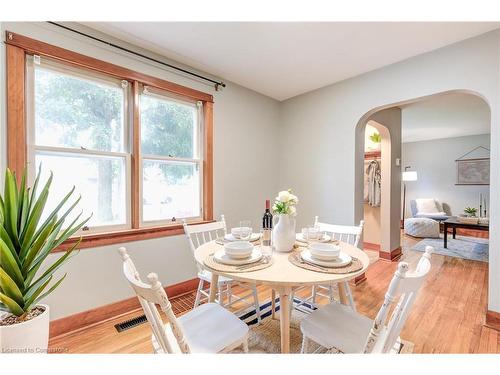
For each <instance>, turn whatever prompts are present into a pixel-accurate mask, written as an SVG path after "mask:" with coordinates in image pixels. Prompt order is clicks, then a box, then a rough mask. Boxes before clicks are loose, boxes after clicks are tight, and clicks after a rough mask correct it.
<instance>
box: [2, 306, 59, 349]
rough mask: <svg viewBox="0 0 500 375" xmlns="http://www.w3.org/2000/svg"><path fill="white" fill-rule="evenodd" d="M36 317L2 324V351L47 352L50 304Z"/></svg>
mask: <svg viewBox="0 0 500 375" xmlns="http://www.w3.org/2000/svg"><path fill="white" fill-rule="evenodd" d="M38 306H41V307H44V308H45V311H44V312H43V313H42V314H40V315H38V316H37V317H36V318H34V319H31V320H28V321H26V322H23V323H18V324H14V325H11V326H0V353H46V352H47V348H48V346H49V322H50V320H49V306H47V305H38Z"/></svg>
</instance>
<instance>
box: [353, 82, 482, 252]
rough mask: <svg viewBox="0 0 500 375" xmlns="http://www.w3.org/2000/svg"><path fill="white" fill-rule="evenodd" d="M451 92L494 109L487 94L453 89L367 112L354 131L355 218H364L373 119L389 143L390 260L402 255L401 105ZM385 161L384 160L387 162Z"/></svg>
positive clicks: (384, 226) (384, 203)
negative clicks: (366, 145) (367, 136)
mask: <svg viewBox="0 0 500 375" xmlns="http://www.w3.org/2000/svg"><path fill="white" fill-rule="evenodd" d="M452 93H461V94H468V95H474V96H476V97H479V98H481V100H482V101H484V103H485V104H486V105H487V106H488V109H489V111H490V123H491V109H490V106H489V103H487V101H486V100H485V99H484V97H483V96H482V95H480V94H478V93H476V92H473V91H469V90H452V91H446V92H441V93H436V94H433V95H429V96H425V97H420V98H415V99H411V100H406V101H403V102H399V103H392V104H388V105H384V106H381V107H378V108H374V109H372V110H371V111H369V112H367V113H366V114H365V115H364V116H362V117H361V119H360V120H359V121H358V124H357V125H356V132H355V137H356V139H355V145H356V146H355V147H356V149H355V169H356V174H355V212H354V217H355V220H356V221H359V220H361V219H363V218H364V204H365V202H364V194H363V191H364V172H365V171H364V169H365V168H364V167H365V162H364V161H365V158H364V156H365V149H364V140H365V128H366V125H367V124H368V123H369V122H370V123H371V124H373V123H374V122H375V123H378V124H379V125H380V126H381V127H380V129H381V131H382V132H385V137H384V136H382V142H384V138H385V142H386V143H388V144H387V145H386V152H382V159H381V161H382V164H383V165H385V168H384V167H382V169H383V170H385V178H382V187H381V190H382V191H385V192H386V195H385V199H383V198H382V200H381V205H380V215H381V217H380V256H381V257H382V258H385V259H388V260H393V261H394V260H397V259H399V257H400V256H401V248H400V241H401V239H400V234H401V230H400V219H401V208H402V207H401V172H402V165H401V143H402V138H401V107H403V106H407V105H409V104H411V103H417V102H420V101H425V100H430V99H433V98H436V97H439V96H445V95H448V94H452ZM384 162H385V163H384Z"/></svg>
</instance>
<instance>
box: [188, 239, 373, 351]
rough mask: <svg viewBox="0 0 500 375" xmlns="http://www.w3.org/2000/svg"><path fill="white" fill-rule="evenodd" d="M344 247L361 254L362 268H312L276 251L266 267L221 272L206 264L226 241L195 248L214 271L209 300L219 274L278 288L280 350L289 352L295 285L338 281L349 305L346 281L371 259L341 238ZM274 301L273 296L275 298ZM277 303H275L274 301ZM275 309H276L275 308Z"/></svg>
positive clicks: (200, 259) (213, 295)
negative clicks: (342, 271) (334, 270)
mask: <svg viewBox="0 0 500 375" xmlns="http://www.w3.org/2000/svg"><path fill="white" fill-rule="evenodd" d="M339 246H340V247H341V250H342V251H343V252H345V253H347V254H349V255H351V256H353V257H356V258H358V259H359V260H360V261H361V262H362V264H363V268H362V269H360V270H358V271H356V272H351V273H345V274H334V273H324V272H318V271H312V270H308V269H304V268H301V267H298V266H296V265H294V264H292V263H291V262H290V261H289V259H288V257H289V255H290V253H280V252H277V251H274V252H273V255H272V259H273V261H272V264H271V265H270V266H269V267H267V268H264V269H260V270H256V271H250V272H221V271H218V270H215V269H212V268H209V267H207V266H206V265H205V264H204V261H205V259H206V258H207V257H208V256H210V255H212V254H213V253H214V252H216V251H217V250H220V249H221V248H222V247H223V245H221V244H220V243H217V242H216V241H210V242H207V243H205V244H203V245H201V246H200V247H198V248H197V249H196V251H195V258H196V261H197V262H198V263H199V264H200V265H201V266H202V267H203V268H205V269H207V270H209V271H210V272H211V273H212V280H211V284H210V298H209V301H210V302H214V301H215V300H216V297H217V285H218V279H219V276H225V277H228V278H230V279H233V280H237V281H241V282H246V283H252V284H257V285H267V286H269V287H270V288H271V289H272V290H273V294H274V291H276V292H278V294H279V300H280V335H281V352H282V353H289V352H290V315H291V309H290V295H291V293H292V291H293V290H294V289H295V288H298V287H302V286H306V285H311V286H312V285H331V284H335V283H338V286H339V296H340V302H341V303H343V304H345V305H347V304H348V298H347V295H346V289H345V286H344V284H343V283H344V282H345V281H349V280H352V279H354V278H355V277H356V276H359V275H361V274H363V273H364V272H365V271H366V269H367V268H368V266H369V264H370V261H369V259H368V255H366V253H365V252H363V251H362V250H361V249H358V248H357V247H355V246H352V245H350V244H348V243H345V242H340V243H339ZM303 249H304V248H303V247H298V248H297V249H295V250H294V251H300V250H303ZM273 302H274V298H273ZM273 307H274V303H273ZM273 313H274V309H273Z"/></svg>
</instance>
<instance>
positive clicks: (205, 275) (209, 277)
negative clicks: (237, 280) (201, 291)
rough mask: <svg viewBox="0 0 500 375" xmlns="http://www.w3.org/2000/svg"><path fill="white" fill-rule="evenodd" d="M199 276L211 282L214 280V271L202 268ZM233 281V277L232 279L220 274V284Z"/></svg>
mask: <svg viewBox="0 0 500 375" xmlns="http://www.w3.org/2000/svg"><path fill="white" fill-rule="evenodd" d="M198 278H199V279H202V280H203V281H207V282H209V283H210V282H212V272H210V271H207V270H201V271H200V272H198ZM232 281H233V279H230V278H228V277H225V276H219V284H227V283H230V282H232Z"/></svg>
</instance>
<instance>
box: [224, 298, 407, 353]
mask: <svg viewBox="0 0 500 375" xmlns="http://www.w3.org/2000/svg"><path fill="white" fill-rule="evenodd" d="M307 307H310V306H306V308H307ZM260 310H261V323H260V324H257V318H256V315H255V309H254V310H250V311H248V312H246V313H244V314H243V315H240V319H242V320H243V321H245V322H246V323H247V324H248V326H249V327H250V334H249V337H248V348H249V352H250V353H260V354H279V353H280V352H281V339H280V321H279V299H276V314H275V319H273V318H272V317H271V315H272V311H271V310H272V309H271V301H267V302H265V303H263V304H262V305H261V306H260ZM311 311H312V310H311ZM307 315H308V314H307V313H305V312H301V311H298V310H293V312H292V317H291V319H290V353H292V354H293V353H300V349H301V347H302V332H301V331H300V321H301V319H303V318H304V317H306V316H307ZM413 347H414V345H413V343H411V342H409V341H405V340H401V347H400V348H399V353H401V354H407V353H412V352H413ZM310 351H311V352H313V353H316V354H338V353H339V351H337V350H335V349H331V350H327V349H326V348H323V347H321V346H319V345H317V344H314V343H311V344H310ZM231 353H235V354H238V353H243V352H242V350H241V349H240V348H238V349H235V350H233V351H232V352H231Z"/></svg>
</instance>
